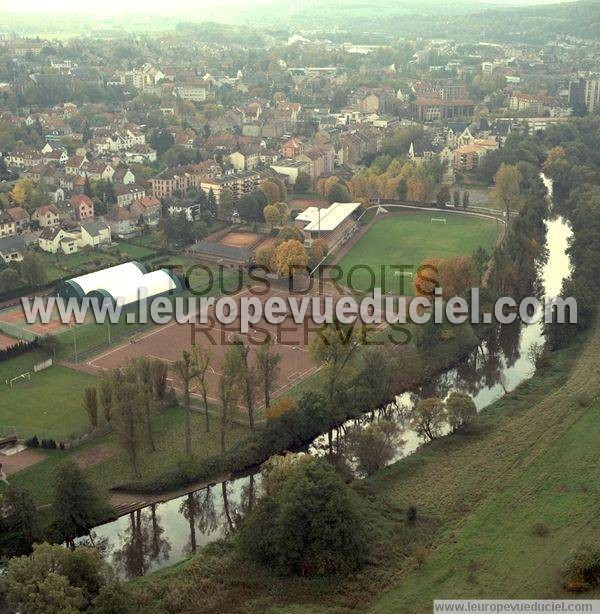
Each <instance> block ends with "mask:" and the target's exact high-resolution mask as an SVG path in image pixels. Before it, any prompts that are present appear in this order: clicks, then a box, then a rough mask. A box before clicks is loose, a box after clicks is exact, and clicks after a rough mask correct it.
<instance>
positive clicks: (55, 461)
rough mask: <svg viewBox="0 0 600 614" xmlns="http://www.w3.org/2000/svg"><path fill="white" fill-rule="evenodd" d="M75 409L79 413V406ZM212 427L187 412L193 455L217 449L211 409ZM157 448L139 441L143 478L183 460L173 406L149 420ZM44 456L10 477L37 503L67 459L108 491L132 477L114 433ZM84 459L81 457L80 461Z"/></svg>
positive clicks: (234, 431) (239, 429)
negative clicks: (153, 450) (30, 494)
mask: <svg viewBox="0 0 600 614" xmlns="http://www.w3.org/2000/svg"><path fill="white" fill-rule="evenodd" d="M80 412H81V413H82V414H83V415H85V414H84V412H83V410H80ZM211 420H212V422H211V431H210V432H209V433H206V432H205V431H204V415H203V414H200V413H194V414H193V415H192V444H193V451H194V456H195V457H196V458H203V457H205V456H210V455H212V454H217V453H218V452H220V447H219V446H220V429H219V427H218V419H217V414H216V412H213V414H212V416H211ZM153 426H154V434H155V440H156V447H157V450H156V452H151V451H150V450H149V448H148V446H147V445H146V441H145V440H143V441H142V442H141V444H140V448H139V449H140V456H139V465H140V471H141V473H142V477H143V478H144V479H148V478H151V477H153V476H156V475H159V474H162V473H164V472H167V471H169V470H172V469H175V468H176V467H177V466H178V464H179V463H180V462H182V461H183V459H184V456H185V454H184V412H183V410H182V409H181V408H172V409H168V410H165V411H163V412H159V413H157V414H156V415H155V416H154V419H153ZM247 432H248V429H247V428H245V427H243V426H240V425H238V424H233V425H232V426H231V427H230V428H229V430H228V433H227V444H228V445H233V443H234V442H235V441H237V440H238V439H240V438H241V437H242V436H244V435H245V434H247ZM41 452H42V453H44V454H45V456H46V459H45V460H43V461H41V462H39V463H37V464H35V465H33V466H31V467H29V468H27V469H24V470H23V471H20V472H19V473H17V474H15V475H13V476H12V477H11V482H14V483H15V484H19V485H21V486H25V487H27V488H29V489H30V490H31V492H32V493H33V494H34V496H35V498H36V500H37V501H38V503H40V504H45V503H48V502H49V501H50V500H51V497H52V488H53V484H54V475H55V471H56V467H57V466H58V465H59V464H60V463H62V462H63V461H65V460H67V459H74V460H76V461H78V462H80V463H83V464H84V471H85V473H86V475H87V476H88V478H89V479H90V480H91V481H92V482H93V483H94V484H95V485H96V486H97V487H98V488H99V489H100V490H101V492H102V493H103V494H105V495H108V489H109V488H110V487H111V486H115V485H116V484H119V483H122V482H123V481H127V480H133V479H134V475H133V472H132V469H131V463H130V462H129V457H128V455H127V454H126V453H125V452H124V451H123V449H122V447H121V446H120V444H119V441H118V439H117V437H116V436H115V435H114V434H109V435H106V436H104V437H101V438H99V439H96V440H94V441H92V442H90V443H87V444H85V445H83V446H81V447H79V448H76V449H75V450H70V451H62V450H46V451H43V450H41ZM84 458H85V459H87V460H86V461H84V460H83V459H84Z"/></svg>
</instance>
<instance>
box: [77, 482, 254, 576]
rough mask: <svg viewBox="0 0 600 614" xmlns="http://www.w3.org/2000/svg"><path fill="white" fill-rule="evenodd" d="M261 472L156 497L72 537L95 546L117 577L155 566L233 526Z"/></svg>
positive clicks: (248, 503)
mask: <svg viewBox="0 0 600 614" xmlns="http://www.w3.org/2000/svg"><path fill="white" fill-rule="evenodd" d="M259 484H260V475H251V476H247V477H242V478H238V479H236V480H232V481H230V482H223V483H221V484H217V485H213V486H209V487H207V488H203V489H201V490H198V491H195V492H192V493H189V494H186V495H183V496H181V497H177V498H175V499H172V500H170V501H166V502H164V503H155V504H153V505H150V506H148V507H145V508H143V509H140V510H135V511H133V512H131V513H129V514H127V515H125V516H121V517H120V518H118V519H117V520H114V521H113V522H109V523H106V524H103V525H100V526H98V527H96V528H95V529H94V530H93V531H91V532H90V534H89V535H87V536H85V537H82V538H80V539H79V540H78V541H77V543H79V544H81V543H86V544H89V545H93V546H95V547H96V548H98V549H99V550H100V551H101V552H102V554H103V556H104V557H105V558H106V560H107V561H108V562H109V563H110V564H111V566H112V567H113V568H114V570H115V573H116V574H117V575H118V576H119V577H120V578H122V579H127V580H128V579H132V578H135V577H138V576H142V575H145V574H147V573H150V572H152V571H156V570H157V569H160V568H162V567H167V566H169V565H174V564H175V563H177V562H179V561H181V560H183V559H185V558H186V557H188V556H191V555H192V554H195V553H196V552H197V551H198V550H199V549H200V548H202V547H203V546H205V545H206V544H209V543H211V542H213V541H216V540H218V539H221V538H223V537H226V536H227V535H229V534H230V533H231V532H233V531H235V530H236V528H237V527H238V526H239V525H240V522H241V521H242V519H243V518H244V516H245V515H246V514H247V513H248V511H249V510H251V509H252V506H253V505H254V503H255V501H256V491H257V488H258V485H259Z"/></svg>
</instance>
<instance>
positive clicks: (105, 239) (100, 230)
mask: <svg viewBox="0 0 600 614" xmlns="http://www.w3.org/2000/svg"><path fill="white" fill-rule="evenodd" d="M111 241H112V236H111V230H110V226H109V225H108V224H107V223H106V222H101V221H99V220H89V221H87V222H83V223H82V224H81V239H80V242H81V245H82V246H83V247H85V246H90V247H99V246H101V245H110V244H111Z"/></svg>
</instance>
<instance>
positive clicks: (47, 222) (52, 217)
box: [31, 205, 60, 228]
mask: <svg viewBox="0 0 600 614" xmlns="http://www.w3.org/2000/svg"><path fill="white" fill-rule="evenodd" d="M31 220H32V221H34V222H37V223H38V224H39V225H40V226H41V227H42V228H52V227H53V226H58V224H59V222H60V213H59V211H58V209H57V208H56V207H55V206H54V205H42V206H41V207H38V208H37V209H36V210H35V211H34V212H33V214H32V216H31Z"/></svg>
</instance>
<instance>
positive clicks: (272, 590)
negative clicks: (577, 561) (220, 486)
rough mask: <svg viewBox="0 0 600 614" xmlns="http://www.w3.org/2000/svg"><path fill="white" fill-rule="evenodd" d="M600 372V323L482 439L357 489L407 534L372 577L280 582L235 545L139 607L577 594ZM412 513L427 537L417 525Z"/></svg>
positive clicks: (158, 583) (380, 551)
mask: <svg viewBox="0 0 600 614" xmlns="http://www.w3.org/2000/svg"><path fill="white" fill-rule="evenodd" d="M598 365H600V325H597V326H596V327H595V329H594V331H592V332H591V333H590V334H588V335H587V336H586V337H585V338H582V339H580V340H578V341H577V342H576V343H574V344H573V345H572V346H571V347H569V348H567V349H564V350H560V351H556V352H554V353H552V354H551V355H550V358H549V359H548V363H547V365H546V366H545V367H544V368H543V369H542V370H541V371H538V372H537V373H536V374H535V375H534V376H533V377H532V378H531V379H529V380H527V381H526V382H524V383H522V384H521V385H520V386H519V387H517V388H516V389H515V390H514V391H513V392H511V393H509V394H507V395H506V396H505V397H503V398H502V399H500V400H498V401H496V402H495V403H493V404H492V405H490V406H489V407H488V408H487V409H485V410H484V411H483V412H482V413H481V414H480V419H479V423H478V428H477V429H476V430H474V431H473V432H471V433H469V434H454V435H450V436H448V437H444V438H442V439H439V440H436V441H434V442H432V443H430V444H427V445H425V446H422V447H421V448H420V449H419V450H418V451H416V452H415V453H414V454H413V455H411V456H409V457H407V458H405V459H403V460H401V461H399V462H398V463H396V464H394V465H392V466H390V467H388V468H387V469H384V470H382V471H380V472H378V473H377V474H376V475H374V476H373V477H371V478H367V479H366V480H363V481H360V482H357V483H356V484H355V487H356V488H357V489H358V490H359V492H360V493H361V494H362V495H363V496H364V497H365V499H366V500H368V501H370V502H371V503H375V502H377V504H378V505H380V506H381V507H382V509H384V510H385V511H386V512H387V513H386V522H389V523H390V524H391V526H392V527H393V528H394V530H393V531H392V533H391V534H390V535H389V537H388V543H387V544H386V546H385V547H382V546H381V544H379V543H378V544H377V548H376V550H375V552H374V553H373V556H372V557H371V560H370V563H369V564H368V565H367V566H366V567H365V568H364V569H363V570H362V571H361V572H360V573H357V574H353V575H352V576H349V577H347V578H338V577H336V578H325V579H314V580H310V579H305V578H280V577H277V576H274V575H272V574H270V573H269V572H268V571H267V570H265V569H261V568H256V567H255V566H248V565H247V564H245V563H244V562H243V561H240V560H239V559H238V558H237V557H236V555H235V551H234V549H233V547H232V544H231V542H226V544H225V545H214V546H212V547H210V548H208V549H207V550H206V551H203V552H202V553H201V554H199V555H198V556H196V557H194V558H193V559H190V560H189V561H187V562H185V563H183V564H181V565H179V566H177V567H176V568H170V569H166V570H164V571H162V572H158V573H156V574H153V575H152V576H149V577H147V578H142V579H140V580H138V581H136V582H134V583H133V584H132V585H131V588H132V590H133V591H134V593H135V595H136V601H137V603H138V604H139V605H140V607H141V608H145V607H148V606H149V604H152V606H153V608H152V611H156V612H163V611H166V610H167V609H168V607H169V604H171V603H184V602H187V604H188V607H192V606H193V608H194V611H198V612H202V611H227V612H238V611H239V612H241V611H245V612H247V611H254V610H256V611H264V612H271V611H272V612H275V611H277V612H294V613H295V614H297V613H300V612H316V611H319V612H327V611H346V610H350V609H356V610H359V611H377V612H390V611H407V612H408V611H410V612H418V613H420V612H429V611H431V600H432V598H433V597H434V596H436V597H448V598H452V597H458V596H460V597H473V598H475V597H477V598H485V597H498V596H504V597H506V596H510V597H526V596H527V597H550V596H552V597H568V596H572V595H571V594H567V593H565V592H564V591H563V589H562V585H561V583H560V577H559V574H558V572H559V570H560V569H561V567H562V565H563V563H564V561H565V559H566V558H567V557H568V556H569V554H570V552H571V550H572V549H573V548H574V547H576V546H577V545H579V543H581V542H582V543H586V542H587V543H591V540H594V539H596V540H597V536H598V534H599V531H600V520H599V519H598V516H597V509H598V503H599V502H600V479H598V478H600V465H599V464H598V461H597V455H596V454H595V450H597V445H598V441H600V401H599V400H598V398H599V396H600V368H599V366H598ZM409 505H414V506H416V508H417V523H416V525H415V527H414V528H412V527H407V526H406V524H405V522H404V518H403V510H404V509H406V507H407V506H409ZM417 552H420V553H421V554H419V556H418V557H417V556H416V553H417ZM421 557H422V558H421ZM215 569H218V570H219V572H218V574H215V573H214V571H213V572H211V571H210V570H215ZM223 578H227V580H226V581H223ZM200 583H202V587H203V589H202V590H203V591H207V592H208V593H210V594H211V599H210V603H207V605H206V607H204V606H203V603H202V602H201V601H197V600H196V599H197V598H198V597H199V595H198V591H197V586H198V585H199V584H200ZM585 596H586V597H588V596H591V595H588V594H586V595H585ZM173 600H176V601H173ZM242 603H243V604H244V606H243V608H242V606H241V605H240V604H242Z"/></svg>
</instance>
